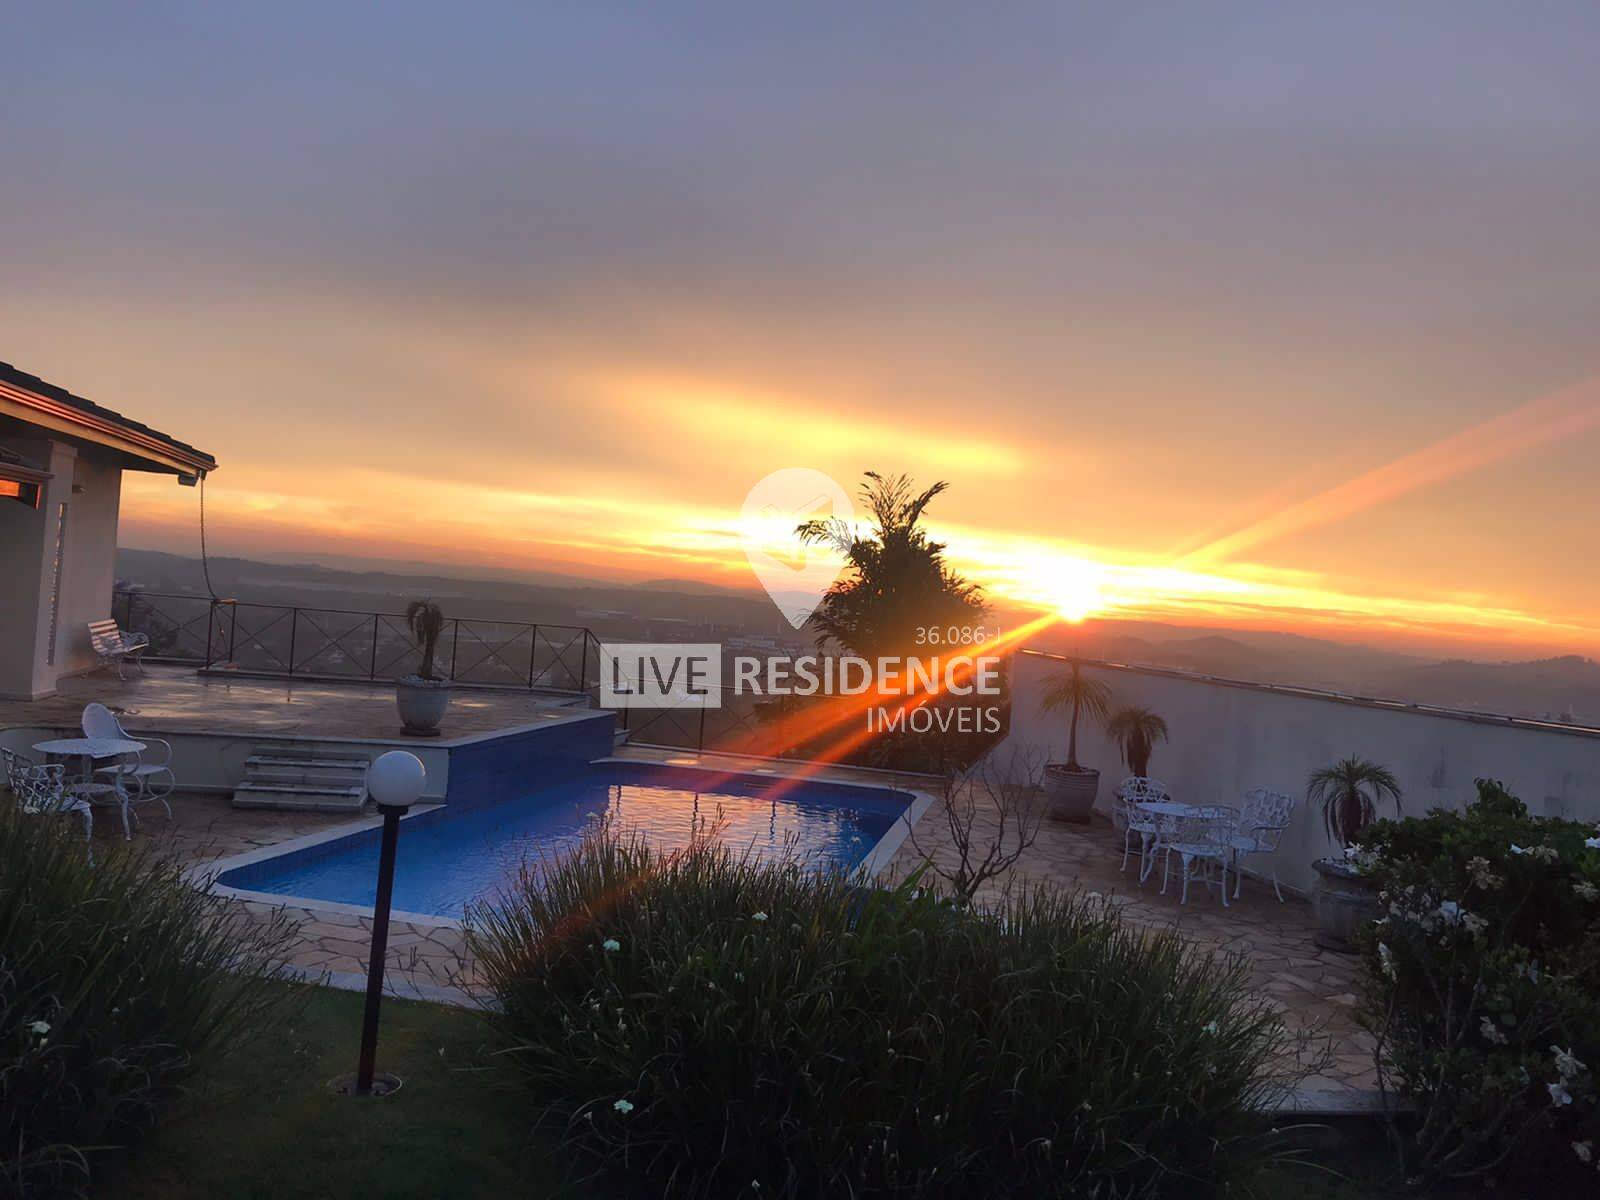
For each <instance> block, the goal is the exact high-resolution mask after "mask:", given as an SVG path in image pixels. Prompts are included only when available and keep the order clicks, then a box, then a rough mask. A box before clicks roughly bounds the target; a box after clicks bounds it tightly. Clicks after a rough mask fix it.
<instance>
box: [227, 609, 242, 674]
mask: <svg viewBox="0 0 1600 1200" xmlns="http://www.w3.org/2000/svg"><path fill="white" fill-rule="evenodd" d="M228 607H229V608H231V609H232V610H233V617H232V619H231V620H230V621H229V622H228V661H229V662H230V663H232V664H233V669H234V670H236V671H237V670H238V669H239V602H238V601H237V600H235V601H234V602H233V603H232V604H230V605H229V606H228Z"/></svg>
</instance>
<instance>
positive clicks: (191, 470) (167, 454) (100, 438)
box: [0, 362, 217, 475]
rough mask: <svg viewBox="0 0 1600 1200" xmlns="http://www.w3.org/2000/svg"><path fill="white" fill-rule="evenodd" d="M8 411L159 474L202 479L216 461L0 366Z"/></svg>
mask: <svg viewBox="0 0 1600 1200" xmlns="http://www.w3.org/2000/svg"><path fill="white" fill-rule="evenodd" d="M7 411H10V412H12V414H13V415H16V416H18V417H19V418H20V419H21V420H25V421H29V422H32V423H36V424H40V425H44V426H46V427H47V428H52V429H56V430H57V431H59V432H64V433H69V434H72V435H74V436H77V437H81V438H85V439H87V440H89V441H93V442H97V443H99V444H101V445H107V446H111V447H113V448H114V449H118V450H121V451H123V452H124V453H126V454H129V455H132V456H133V457H135V458H138V459H141V460H143V462H144V463H145V464H148V466H149V467H151V468H154V469H157V470H169V471H175V472H177V473H179V474H183V475H189V474H201V475H204V474H206V473H208V472H210V471H214V470H216V468H217V460H216V459H215V458H213V457H212V456H211V455H209V454H207V453H206V452H205V451H204V450H200V449H197V448H196V447H194V446H191V445H190V444H189V443H188V442H180V441H179V440H178V439H177V438H175V437H173V436H172V435H171V434H169V433H162V432H161V431H160V430H159V429H152V428H150V426H148V425H146V424H144V423H143V422H142V421H135V420H133V418H131V417H125V416H123V415H122V414H121V413H119V412H117V411H115V410H114V409H110V408H105V407H103V406H102V405H99V404H96V403H95V402H94V401H93V400H85V399H84V398H83V397H82V396H79V395H76V394H74V393H73V392H69V391H67V389H66V388H64V387H58V386H57V385H55V384H53V383H47V382H45V381H44V380H43V379H40V378H39V377H38V376H37V375H30V374H28V373H27V372H26V371H21V370H18V369H17V368H16V367H14V366H12V365H11V364H10V363H6V362H0V412H7Z"/></svg>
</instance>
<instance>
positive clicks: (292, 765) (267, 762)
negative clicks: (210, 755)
mask: <svg viewBox="0 0 1600 1200" xmlns="http://www.w3.org/2000/svg"><path fill="white" fill-rule="evenodd" d="M244 774H245V781H246V782H248V783H309V784H330V785H339V784H342V785H344V786H346V787H361V786H364V785H365V783H366V781H367V760H366V759H364V758H339V759H334V758H289V757H285V756H282V755H267V754H253V755H251V756H250V757H249V758H247V759H245V762H244Z"/></svg>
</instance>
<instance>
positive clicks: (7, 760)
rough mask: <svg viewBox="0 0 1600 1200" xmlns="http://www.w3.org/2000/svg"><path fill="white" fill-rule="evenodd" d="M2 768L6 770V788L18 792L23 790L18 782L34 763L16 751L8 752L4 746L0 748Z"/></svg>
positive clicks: (0, 764)
mask: <svg viewBox="0 0 1600 1200" xmlns="http://www.w3.org/2000/svg"><path fill="white" fill-rule="evenodd" d="M0 766H4V768H5V776H6V787H8V788H10V789H11V790H12V791H13V792H16V791H20V790H21V786H20V784H19V783H18V780H20V779H21V778H22V772H23V771H24V770H25V769H27V768H28V767H31V766H33V762H32V761H31V760H30V759H27V758H24V757H23V756H22V755H20V754H18V753H17V752H16V751H15V750H7V749H6V748H5V747H4V746H0Z"/></svg>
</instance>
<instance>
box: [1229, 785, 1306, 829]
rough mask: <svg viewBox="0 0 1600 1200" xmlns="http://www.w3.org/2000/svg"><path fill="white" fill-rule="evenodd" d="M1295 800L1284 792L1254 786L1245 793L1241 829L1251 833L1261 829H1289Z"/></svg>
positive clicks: (1240, 822)
mask: <svg viewBox="0 0 1600 1200" xmlns="http://www.w3.org/2000/svg"><path fill="white" fill-rule="evenodd" d="M1294 807H1295V800H1294V797H1293V796H1285V795H1284V794H1283V793H1282V792H1273V791H1268V790H1267V789H1266V788H1254V789H1252V790H1251V791H1248V792H1246V793H1245V794H1244V808H1243V810H1242V811H1241V812H1240V814H1239V830H1240V832H1241V833H1251V832H1254V831H1256V830H1260V829H1278V830H1282V829H1287V828H1288V827H1289V818H1290V817H1292V816H1294Z"/></svg>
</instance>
